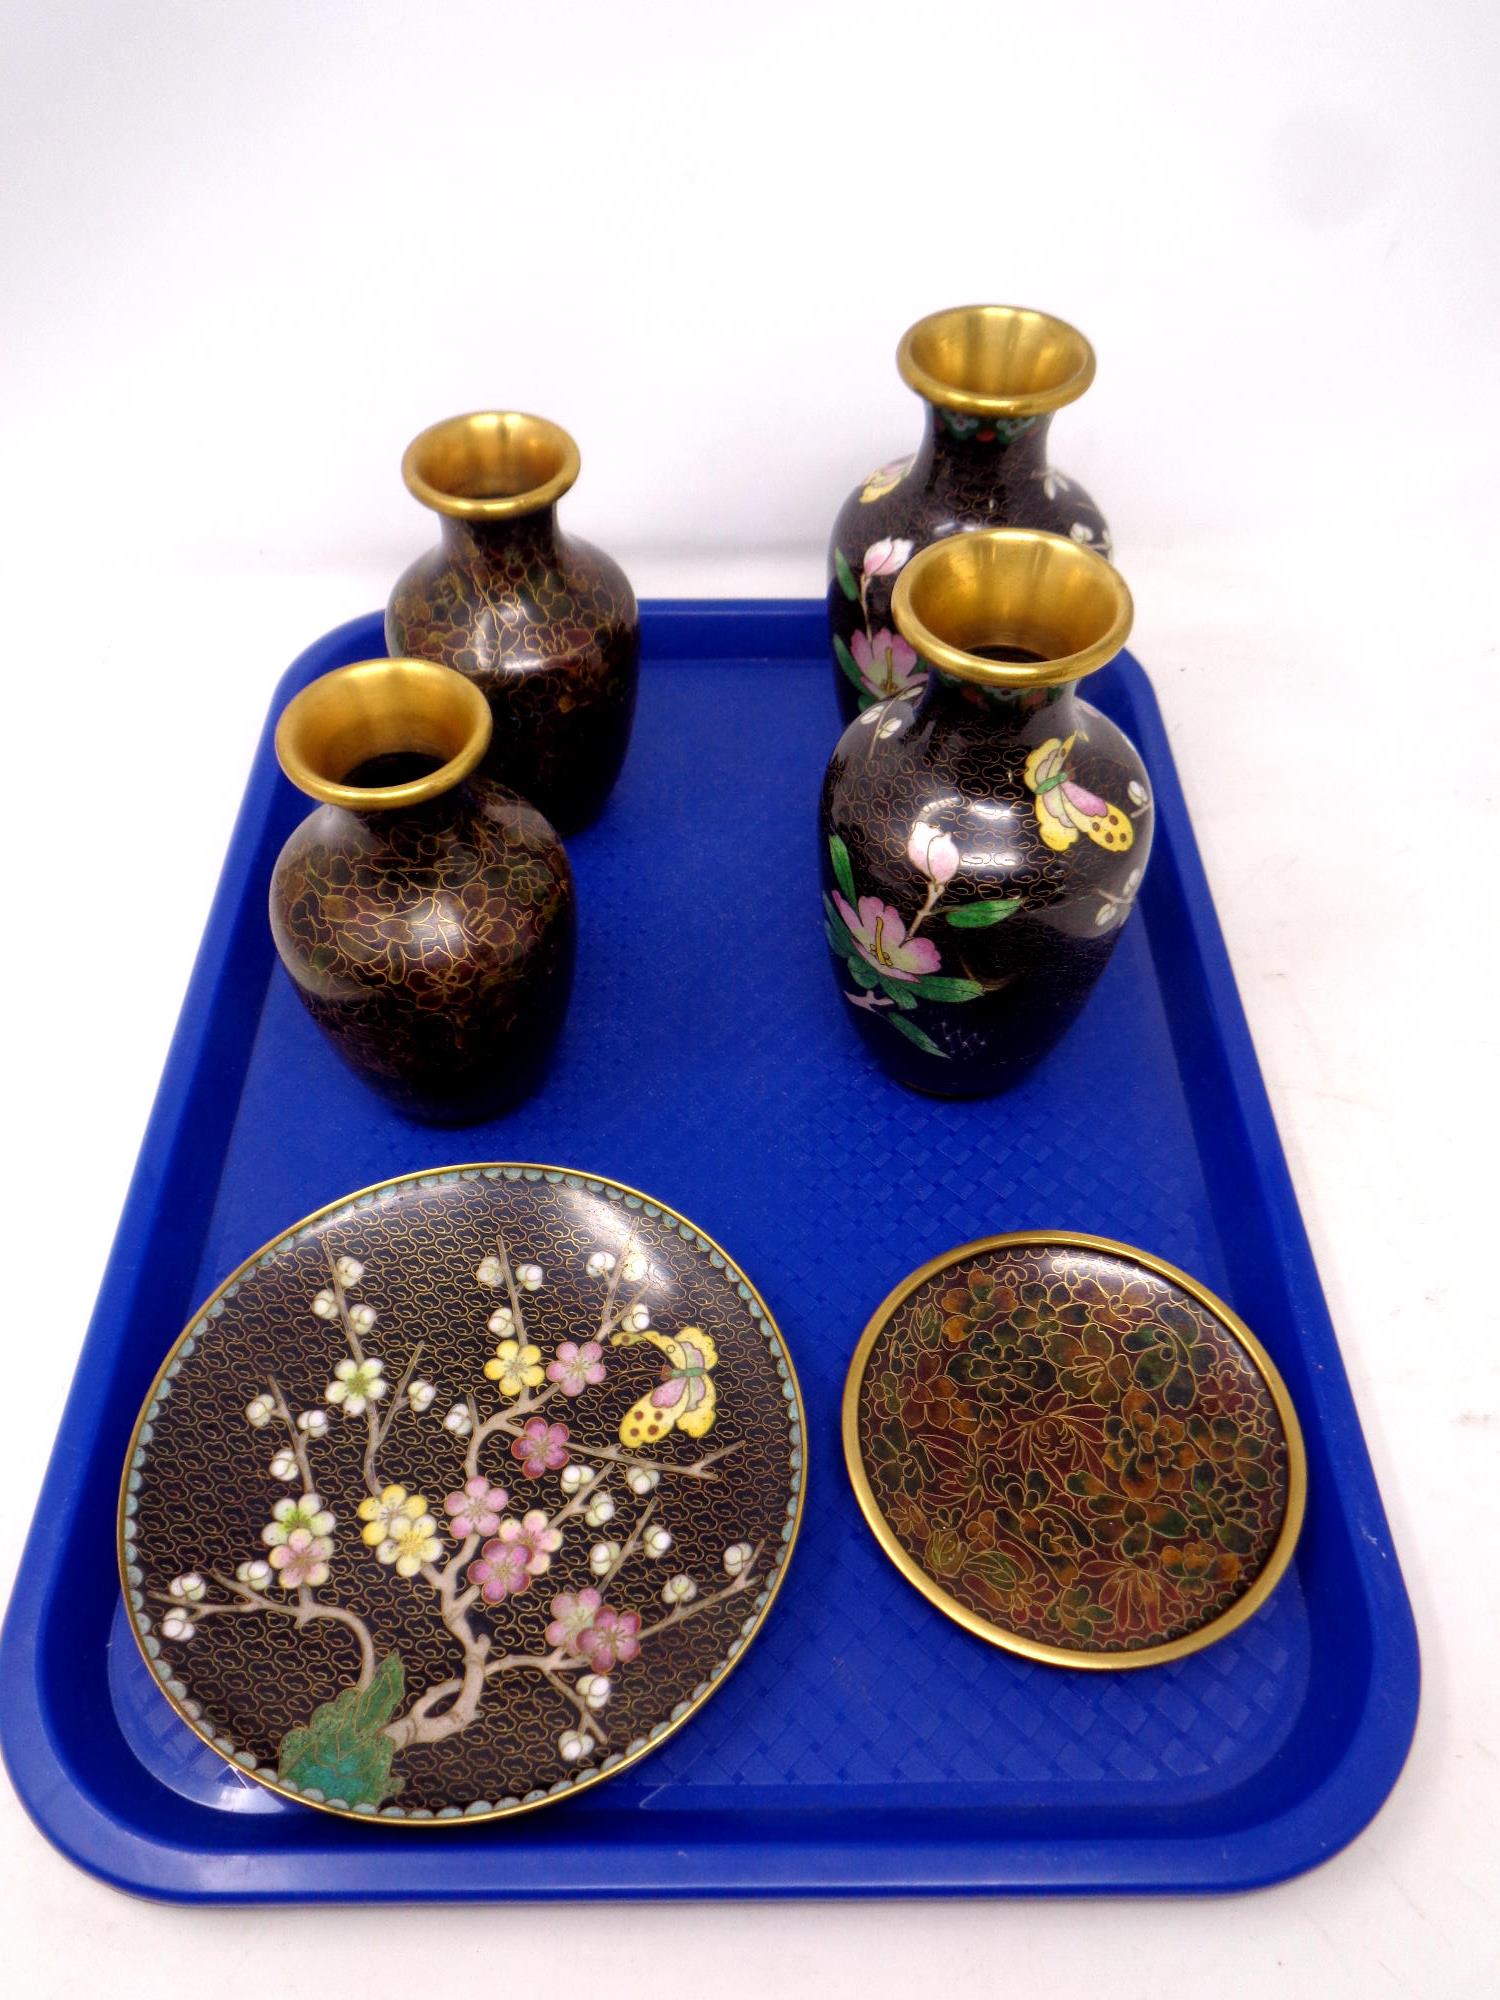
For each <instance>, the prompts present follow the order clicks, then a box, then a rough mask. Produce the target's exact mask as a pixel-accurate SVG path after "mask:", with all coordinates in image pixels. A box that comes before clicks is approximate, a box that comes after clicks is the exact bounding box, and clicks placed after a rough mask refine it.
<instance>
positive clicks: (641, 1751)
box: [120, 1165, 805, 1822]
mask: <svg viewBox="0 0 1500 2000" xmlns="http://www.w3.org/2000/svg"><path fill="white" fill-rule="evenodd" d="M804 1468H805V1453H804V1441H803V1417H802V1404H801V1398H800V1395H799V1392H798V1388H797V1378H796V1375H795V1373H794V1372H793V1369H792V1364H791V1359H790V1357H789V1356H788V1354H787V1352H786V1348H785V1346H784V1344H783V1342H782V1339H781V1335H780V1333H779V1332H778V1330H777V1328H776V1326H775V1324H774V1322H773V1321H772V1319H771V1317H770V1314H769V1313H768V1312H767V1311H766V1308H765V1306H764V1304H763V1303H762V1301H761V1299H760V1296H759V1294H758V1293H757V1292H756V1290H755V1287H754V1286H753V1285H752V1284H751V1283H750V1281H749V1279H748V1278H746V1277H745V1276H744V1274H743V1273H742V1272H741V1271H740V1270H739V1269H738V1268H737V1266H736V1265H735V1264H734V1263H733V1262H732V1261H731V1260H730V1258H729V1257H728V1256H726V1254H725V1253H724V1251H722V1250H721V1249H720V1248H719V1247H718V1245H717V1244H715V1243H713V1242H711V1241H710V1240H709V1239H708V1237H706V1236H704V1235H703V1234H702V1232H701V1231H700V1230H698V1229H697V1228H695V1227H694V1225H693V1224H692V1223H690V1222H688V1221H686V1220H684V1219H683V1217H681V1216H680V1215H678V1214H677V1213H676V1212H675V1211H674V1210H672V1209H670V1208H667V1207H666V1206H665V1205H664V1204H662V1203H660V1202H656V1201H652V1200H650V1199H648V1198H647V1197H646V1196H645V1195H642V1194H640V1193H638V1192H637V1191H636V1190H635V1189H633V1188H626V1187H621V1186H619V1185H618V1184H616V1183H615V1182H613V1181H608V1180H604V1179H602V1178H599V1177H597V1176H585V1175H582V1174H578V1173H573V1172H568V1171H565V1170H563V1169H561V1168H556V1167H539V1166H520V1165H492V1166H470V1167H455V1168H451V1169H447V1170H444V1171H441V1172H435V1173H425V1174H417V1175H411V1176H408V1177H406V1178H404V1179H401V1180H396V1181H390V1182H386V1183H384V1184H383V1185H381V1186H379V1187H375V1188H370V1189H367V1190H366V1191H365V1192H363V1193H361V1194H357V1195H354V1196H351V1197H349V1198H348V1199H346V1200H344V1201H341V1202H338V1203H336V1204H335V1205H334V1206H333V1207H331V1208H326V1209H323V1210H321V1211H320V1212H319V1213H318V1214H316V1215H314V1216H310V1217H309V1218H308V1219H307V1220H306V1221H303V1222H299V1223H297V1224H296V1225H295V1226H294V1227H293V1228H291V1229H289V1230H287V1231H286V1233H285V1234H284V1235H282V1236H279V1237H277V1238H276V1240H275V1241H274V1242H272V1243H270V1244H268V1245H267V1247H266V1248H265V1249H264V1250H262V1251H260V1252H259V1253H258V1254H257V1255H256V1256H254V1257H252V1258H251V1259H250V1261H249V1262H248V1263H246V1264H243V1265H242V1266H241V1267H240V1269H239V1270H238V1271H236V1272H235V1273H234V1275H233V1276H232V1277H231V1278H229V1279H228V1280H227V1281H226V1282H225V1283H224V1284H223V1285H222V1286H221V1287H220V1288H219V1290H218V1291H217V1292H215V1294H214V1295H213V1297H212V1298H211V1299H210V1300H208V1302H207V1303H206V1304H205V1305H204V1306H203V1307H202V1309H201V1310H200V1311H199V1312H198V1313H196V1314H195V1315H194V1317H193V1319H192V1321H191V1323H190V1324H189V1326H188V1328H187V1331H186V1332H185V1333H184V1334H183V1335H182V1337H181V1338H180V1339H179V1340H178V1342H177V1344H176V1346H175V1347H174V1348H173V1349H172V1352H171V1354H170V1355H169V1356H168V1357H167V1361H166V1363H165V1365H164V1367H163V1369H162V1371H161V1374H160V1375H159V1376H158V1378H157V1381H156V1383H155V1385H154V1387H153V1388H152V1391H151V1394H150V1395H149V1397H148V1398H147V1400H146V1405H145V1408H144V1409H143V1411H142V1413H141V1417H140V1421H139V1423H138V1424H137V1427H136V1432H135V1436H134V1438H133V1439H132V1442H131V1449H130V1455H129V1457H128V1459H127V1461H126V1467H125V1477H124V1484H123V1489H122V1492H121V1503H120V1567H121V1575H122V1579H123V1583H124V1588H125V1591H126V1594H127V1599H128V1602H129V1604H130V1607H131V1610H132V1614H133V1619H134V1624H135V1629H136V1633H137V1636H138V1638H139V1641H140V1644H141V1647H142V1650H143V1651H144V1653H145V1655H146V1658H147V1660H148V1662H149V1664H150V1666H151V1669H152V1671H153V1673H154V1674H155V1675H156V1677H157V1679H158V1681H159V1682H160V1684H161V1686H162V1688H163V1690H164V1692H165V1694H166V1697H167V1699H168V1700H169V1701H170V1702H171V1703H172V1705H173V1707H174V1708H175V1709H176V1710H177V1712H178V1714H179V1715H180V1716H181V1717H182V1718H183V1720H184V1721H186V1722H187V1723H188V1724H189V1726H190V1727H191V1728H192V1729H194V1730H195V1731H196V1732H197V1733H198V1735H199V1736H201V1737H202V1738H203V1739H204V1741H205V1742H207V1743H209V1744H211V1745H212V1746H213V1748H214V1749H216V1750H217V1751H219V1752H220V1753H221V1754H222V1755H223V1756H224V1757H226V1758H227V1759H229V1760H230V1761H231V1762H233V1763H234V1764H235V1765H237V1766H239V1767H240V1768H241V1769H243V1770H244V1771H246V1772H248V1773H249V1774H250V1775H251V1776H252V1777H254V1778H257V1779H259V1780H260V1781H261V1782H262V1783H264V1784H266V1785H268V1786H270V1787H271V1788H272V1789H273V1790H275V1791H278V1792H282V1793H286V1794H288V1795H290V1796H293V1797H296V1798H299V1799H302V1800H304V1801H305V1802H307V1803H308V1804H310V1805H314V1806H319V1807H322V1808H324V1809H326V1810H328V1811H332V1812H339V1813H345V1814H353V1815H358V1816H361V1817H378V1818H380V1819H382V1820H394V1821H401V1822H411V1821H418V1822H431V1821H452V1820H457V1819H465V1820H474V1819H487V1818H498V1817H501V1816H503V1815H506V1814H511V1813H518V1812H524V1811H527V1810H528V1809H530V1808H532V1807H535V1806H540V1805H544V1804H546V1803H548V1802H549V1801H551V1800H553V1799H558V1798H565V1797H567V1796H569V1795H570V1794H571V1793H573V1792H576V1791H579V1790H581V1789H583V1788H584V1787H585V1786H587V1785H590V1784H594V1783H596V1782H597V1781H598V1780H599V1779H601V1778H605V1777H608V1776H610V1775H611V1774H612V1773H613V1772H615V1771H619V1770H623V1769H624V1768H625V1767H626V1766H627V1765H629V1764H632V1763H634V1762H635V1761H636V1759H637V1758H639V1757H642V1756H644V1755H645V1754H646V1753H647V1751H649V1750H651V1749H653V1748H654V1747H655V1746H656V1745H657V1744H658V1743H660V1742H661V1741H662V1740H663V1739H664V1738H665V1737H667V1736H668V1735H670V1734H671V1732H672V1731H673V1730H675V1729H676V1728H677V1727H678V1726H679V1725H680V1724H682V1723H683V1722H685V1721H686V1720H687V1719H688V1717H689V1716H690V1715H691V1714H692V1713H693V1711H694V1710H695V1709H696V1708H698V1707H699V1705H700V1704H701V1703H702V1702H704V1701H706V1700H707V1699H708V1697H709V1696H710V1695H711V1694H712V1693H713V1691H714V1689H715V1688H716V1687H717V1686H718V1684H719V1682H720V1681H721V1680H723V1678H724V1676H725V1675H726V1674H727V1673H728V1672H729V1671H730V1669H731V1668H732V1667H733V1666H734V1664H735V1662H736V1661H737V1660H738V1659H739V1657H740V1656H741V1654H742V1653H743V1651H744V1649H745V1647H746V1646H747V1645H748V1644H749V1643H750V1640H751V1639H752V1638H753V1637H754V1635H755V1632H756V1630H757V1628H758V1627H759V1625H760V1623H761V1621H762V1619H763V1618H764V1617H765V1615H766V1612H767V1610H768V1609H769V1607H770V1604H771V1601H772V1599H773V1598H774V1597H775V1595H776V1591H777V1589H778V1587H779V1585H780V1583H781V1579H782V1576H783V1575H784V1573H785V1569H786V1564H787V1561H788V1558H789V1557H790V1554H791V1550H792V1544H793V1541H794V1540H795V1537H796V1532H797V1525H798V1521H799V1518H800V1514H801V1507H802V1493H803V1483H804V1477H805V1472H804Z"/></svg>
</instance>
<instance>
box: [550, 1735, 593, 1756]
mask: <svg viewBox="0 0 1500 2000" xmlns="http://www.w3.org/2000/svg"><path fill="white" fill-rule="evenodd" d="M592 1749H593V1746H592V1744H591V1743H590V1741H589V1739H588V1737H587V1736H585V1735H584V1733H583V1731H582V1730H581V1729H565V1730H564V1731H563V1733H562V1735H561V1736H559V1737H558V1739H557V1754H558V1756H559V1757H561V1758H562V1760H563V1762H564V1763H565V1764H581V1763H582V1762H583V1760H584V1759H585V1758H586V1757H588V1756H590V1755H591V1754H592Z"/></svg>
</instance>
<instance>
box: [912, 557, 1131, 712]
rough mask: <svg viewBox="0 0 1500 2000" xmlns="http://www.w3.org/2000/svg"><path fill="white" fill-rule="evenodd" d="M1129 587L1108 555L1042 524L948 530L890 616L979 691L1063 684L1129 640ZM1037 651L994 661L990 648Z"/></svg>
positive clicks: (916, 645) (919, 647) (933, 661)
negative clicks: (961, 531)
mask: <svg viewBox="0 0 1500 2000" xmlns="http://www.w3.org/2000/svg"><path fill="white" fill-rule="evenodd" d="M1133 615H1134V609H1133V606H1132V604H1131V600H1130V592H1129V591H1128V590H1127V589H1126V587H1125V583H1124V579H1123V578H1122V577H1121V575H1120V573H1119V571H1118V570H1116V569H1115V568H1114V567H1113V566H1112V565H1111V564H1110V563H1108V562H1106V561H1105V559H1104V557H1103V556H1101V555H1096V554H1095V553H1094V552H1093V550H1092V549H1086V548H1083V547H1082V546H1081V545H1080V544H1079V543H1077V542H1075V541H1071V540H1070V539H1069V538H1068V537H1067V536H1065V535H1048V534H1044V533H1043V532H1042V531H1041V529H1039V528H986V529H983V530H981V531H980V532H978V533H975V534H959V535H950V536H948V537H947V539H946V540H944V541H941V542H933V543H931V544H930V545H929V546H928V547H927V548H925V549H922V550H919V552H918V553H917V554H916V555H914V556H913V557H912V559H911V561H910V562H909V563H907V565H906V567H905V568H904V569H903V570H902V572H901V574H900V575H899V576H898V577H897V578H896V587H895V589H894V590H893V591H892V593H891V616H892V618H893V619H894V620H895V624H896V630H897V631H898V632H899V633H900V634H901V636H902V638H903V639H905V641H906V642H907V644H908V645H909V646H911V647H912V648H913V650H914V651H915V652H916V654H917V657H918V658H919V659H920V660H923V661H925V662H926V663H927V665H928V666H930V667H935V668H937V670H938V671H939V672H940V673H944V674H951V675H953V676H954V677H955V678H956V679H958V680H962V681H970V682H973V683H975V684H976V685H978V686H981V687H991V688H1015V689H1024V688H1035V687H1056V686H1059V685H1061V684H1063V683H1065V682H1068V681H1078V680H1082V679H1083V677H1084V675H1085V674H1091V673H1093V672H1094V671H1095V670H1096V669H1097V668H1099V667H1102V666H1105V665H1107V664H1108V662H1109V661H1110V660H1112V659H1113V658H1114V657H1115V655H1116V653H1118V652H1119V650H1120V648H1121V647H1122V646H1123V645H1124V644H1125V641H1126V640H1127V639H1128V638H1129V636H1130V625H1131V620H1132V617H1133ZM986 648H1003V649H1006V650H1009V651H1014V652H1023V653H1031V654H1034V655H1036V656H1037V657H1036V658H1035V659H1033V660H1029V661H1020V660H994V659H988V658H986V657H985V652H984V649H986Z"/></svg>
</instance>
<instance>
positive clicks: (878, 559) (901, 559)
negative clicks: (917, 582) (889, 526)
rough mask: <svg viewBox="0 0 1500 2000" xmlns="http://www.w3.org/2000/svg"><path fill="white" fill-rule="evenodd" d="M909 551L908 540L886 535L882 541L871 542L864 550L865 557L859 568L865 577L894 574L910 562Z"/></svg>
mask: <svg viewBox="0 0 1500 2000" xmlns="http://www.w3.org/2000/svg"><path fill="white" fill-rule="evenodd" d="M911 551H912V545H911V543H910V542H908V541H905V540H896V539H893V538H892V537H891V536H890V535H887V536H886V537H885V538H884V539H883V540H882V541H878V542H871V544H870V546H869V547H868V548H867V549H866V550H865V559H864V561H863V562H862V563H861V564H860V568H861V569H862V570H863V571H864V574H865V575H866V577H872V576H895V575H896V574H897V573H898V572H899V571H900V570H903V569H905V567H906V565H907V563H908V562H910V560H911Z"/></svg>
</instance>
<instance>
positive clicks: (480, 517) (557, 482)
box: [401, 410, 581, 521]
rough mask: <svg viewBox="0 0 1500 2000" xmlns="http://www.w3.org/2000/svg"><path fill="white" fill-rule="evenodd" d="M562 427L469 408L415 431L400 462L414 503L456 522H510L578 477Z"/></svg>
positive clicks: (514, 413) (521, 413)
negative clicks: (465, 411)
mask: <svg viewBox="0 0 1500 2000" xmlns="http://www.w3.org/2000/svg"><path fill="white" fill-rule="evenodd" d="M580 463H581V461H580V459H579V456H578V446H577V444H576V443H575V442H574V440H573V438H572V436H571V435H570V434H569V432H567V431H565V430H564V429H563V427H562V425H561V424H555V423H553V421H552V419H551V418H550V417H537V416H533V415H532V414H531V413H530V412H529V411H526V410H470V411H469V412H467V414H466V415H464V416H459V417H444V418H443V419H442V420H441V422H439V423H435V424H429V425H428V427H427V429H426V430H425V431H419V432H418V434H417V435H416V437H414V438H413V439H412V441H411V443H410V444H409V445H408V446H407V447H406V451H405V453H404V454H403V456H402V459H401V477H402V478H403V479H404V480H405V482H406V486H407V490H408V492H410V493H411V494H412V496H413V498H415V499H417V500H420V501H421V503H422V505H423V506H424V507H430V508H431V509H432V510H433V512H434V513H436V514H445V515H447V516H448V518H449V519H450V520H455V521H508V520H514V519H517V518H519V517H520V516H521V515H523V514H535V513H537V512H538V511H539V510H540V509H541V508H543V507H550V506H551V505H552V504H553V502H554V501H556V500H559V499H560V498H561V497H562V495H563V494H564V493H566V492H567V491H568V488H569V487H570V486H572V484H573V482H574V481H575V480H576V479H577V477H578V471H579V466H580Z"/></svg>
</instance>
